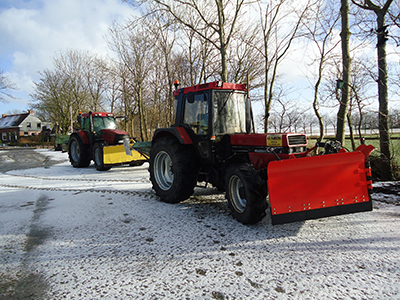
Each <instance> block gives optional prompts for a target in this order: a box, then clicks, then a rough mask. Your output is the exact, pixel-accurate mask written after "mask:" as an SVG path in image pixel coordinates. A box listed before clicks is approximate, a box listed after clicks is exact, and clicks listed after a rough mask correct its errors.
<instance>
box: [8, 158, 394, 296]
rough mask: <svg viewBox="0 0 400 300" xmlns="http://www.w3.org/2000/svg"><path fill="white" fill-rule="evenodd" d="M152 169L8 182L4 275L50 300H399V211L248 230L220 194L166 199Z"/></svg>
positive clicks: (55, 169)
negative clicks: (36, 284)
mask: <svg viewBox="0 0 400 300" xmlns="http://www.w3.org/2000/svg"><path fill="white" fill-rule="evenodd" d="M41 153H42V152H41ZM43 153H46V155H47V153H51V152H50V151H49V152H45V151H43ZM43 153H42V154H43ZM53 154H54V156H52V159H53V157H55V158H54V159H59V158H60V160H62V159H61V156H62V155H64V158H65V153H64V154H62V155H61V153H59V152H55V151H53V152H52V153H51V154H50V155H53ZM59 155H60V156H59ZM147 168H148V165H147V164H145V165H143V166H141V167H118V168H112V169H111V170H110V171H107V172H98V171H97V170H96V169H95V168H94V166H90V167H89V168H84V169H78V168H73V167H72V166H71V165H70V164H69V163H68V161H67V160H65V159H64V162H63V163H61V164H58V165H55V166H52V167H50V168H48V169H45V168H36V169H29V170H20V171H12V172H8V173H7V174H1V175H0V177H1V178H0V182H1V183H0V249H1V253H2V254H1V260H0V261H1V263H0V277H1V275H3V274H5V273H7V274H11V275H12V274H14V275H15V274H20V273H18V272H21V270H22V271H24V272H33V273H34V274H36V276H40V278H44V280H45V281H46V283H47V290H46V297H47V298H48V299H60V298H68V299H99V298H106V299H112V298H116V299H384V298H386V299H398V298H400V231H399V228H400V206H395V205H392V204H390V203H382V202H375V203H374V211H372V212H364V213H357V214H350V215H342V216H335V217H330V218H324V219H318V220H309V221H304V222H296V223H292V224H284V225H278V226H272V225H271V220H270V217H269V216H267V217H266V218H264V219H263V220H262V221H261V222H260V223H258V224H256V225H252V226H244V225H242V224H240V223H238V222H237V221H235V220H234V219H233V218H232V216H231V215H230V213H229V211H228V209H227V204H226V201H225V200H224V196H223V195H220V194H217V193H216V192H215V190H214V189H196V193H195V195H194V196H192V197H191V198H190V199H188V200H186V201H184V202H181V203H179V204H176V205H173V204H167V203H163V202H160V201H159V200H158V199H157V197H156V196H155V194H154V192H153V191H152V189H151V183H150V182H149V179H148V177H149V175H148V171H147ZM376 196H377V195H375V194H374V197H376ZM34 234H36V238H37V239H36V240H35V239H32V236H34ZM15 276H16V275H15Z"/></svg>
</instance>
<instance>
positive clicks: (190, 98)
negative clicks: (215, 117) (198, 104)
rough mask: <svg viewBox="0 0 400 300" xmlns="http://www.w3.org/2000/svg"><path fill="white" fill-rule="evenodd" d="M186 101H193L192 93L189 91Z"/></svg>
mask: <svg viewBox="0 0 400 300" xmlns="http://www.w3.org/2000/svg"><path fill="white" fill-rule="evenodd" d="M187 102H188V103H194V93H189V94H188V95H187Z"/></svg>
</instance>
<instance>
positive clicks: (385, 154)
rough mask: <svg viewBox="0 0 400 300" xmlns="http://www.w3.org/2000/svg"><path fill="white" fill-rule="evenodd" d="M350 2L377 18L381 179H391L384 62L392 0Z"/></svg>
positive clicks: (385, 67)
mask: <svg viewBox="0 0 400 300" xmlns="http://www.w3.org/2000/svg"><path fill="white" fill-rule="evenodd" d="M352 2H353V3H354V4H355V5H357V6H358V7H360V8H362V9H365V10H368V11H372V12H374V13H375V15H376V17H377V19H376V21H377V29H376V33H377V48H378V97H379V136H380V150H381V158H382V166H381V173H382V179H383V180H392V179H393V174H392V166H391V160H392V157H391V154H390V135H389V101H388V79H387V62H386V41H387V39H388V38H387V35H388V31H387V25H386V23H385V22H386V20H385V19H386V15H387V13H388V11H389V7H390V5H391V4H392V3H393V0H386V1H384V2H383V4H381V3H380V2H378V3H374V1H372V0H364V1H357V0H352Z"/></svg>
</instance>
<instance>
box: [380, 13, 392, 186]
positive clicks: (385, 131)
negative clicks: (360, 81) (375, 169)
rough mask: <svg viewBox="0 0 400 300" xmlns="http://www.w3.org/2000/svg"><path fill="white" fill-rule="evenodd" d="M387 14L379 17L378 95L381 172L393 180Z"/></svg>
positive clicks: (384, 176)
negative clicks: (386, 32)
mask: <svg viewBox="0 0 400 300" xmlns="http://www.w3.org/2000/svg"><path fill="white" fill-rule="evenodd" d="M385 14H386V11H385V12H382V11H379V13H377V15H378V45H377V46H378V69H379V75H378V95H379V137H380V138H379V142H380V148H381V158H382V165H381V172H382V179H383V180H393V174H392V170H391V156H390V135H389V105H388V91H387V64H386V39H385V38H386V37H385V35H386V34H385V31H386V29H385Z"/></svg>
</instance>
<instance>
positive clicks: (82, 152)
mask: <svg viewBox="0 0 400 300" xmlns="http://www.w3.org/2000/svg"><path fill="white" fill-rule="evenodd" d="M68 157H69V161H70V162H71V165H72V166H74V168H86V167H88V166H89V165H90V160H91V158H90V151H89V146H88V145H85V144H84V143H83V141H82V139H81V138H80V137H79V136H77V135H72V136H71V138H70V140H69V143H68Z"/></svg>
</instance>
